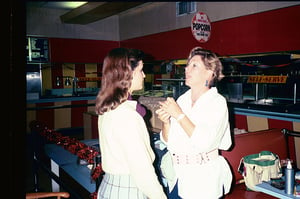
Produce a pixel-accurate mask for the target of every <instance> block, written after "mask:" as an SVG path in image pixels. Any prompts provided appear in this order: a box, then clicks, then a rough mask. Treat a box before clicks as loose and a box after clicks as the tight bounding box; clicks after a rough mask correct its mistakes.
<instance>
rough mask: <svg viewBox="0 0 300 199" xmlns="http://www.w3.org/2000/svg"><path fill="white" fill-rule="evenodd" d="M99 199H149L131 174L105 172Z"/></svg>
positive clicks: (99, 190) (98, 195)
mask: <svg viewBox="0 0 300 199" xmlns="http://www.w3.org/2000/svg"><path fill="white" fill-rule="evenodd" d="M97 199H147V196H145V195H144V194H143V193H142V192H141V190H139V188H137V186H136V185H135V183H134V181H133V179H132V178H131V177H130V175H113V174H109V173H105V174H104V177H103V179H102V181H101V184H100V187H99V189H98V194H97Z"/></svg>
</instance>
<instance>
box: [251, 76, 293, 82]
mask: <svg viewBox="0 0 300 199" xmlns="http://www.w3.org/2000/svg"><path fill="white" fill-rule="evenodd" d="M286 80H287V76H283V75H278V76H275V75H257V76H249V77H248V81H247V83H269V84H285V83H286Z"/></svg>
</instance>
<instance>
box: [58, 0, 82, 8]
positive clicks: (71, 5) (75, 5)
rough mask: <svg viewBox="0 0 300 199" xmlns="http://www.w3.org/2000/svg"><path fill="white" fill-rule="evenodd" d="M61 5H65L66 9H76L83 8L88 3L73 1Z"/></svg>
mask: <svg viewBox="0 0 300 199" xmlns="http://www.w3.org/2000/svg"><path fill="white" fill-rule="evenodd" d="M61 3H63V4H64V6H65V7H66V8H70V9H74V8H78V7H80V6H82V5H83V4H86V3H87V1H72V2H69V1H66V2H61Z"/></svg>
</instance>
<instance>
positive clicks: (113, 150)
mask: <svg viewBox="0 0 300 199" xmlns="http://www.w3.org/2000/svg"><path fill="white" fill-rule="evenodd" d="M136 105H137V102H136V101H131V100H127V101H126V102H124V103H122V104H121V105H119V106H118V107H117V108H116V109H115V110H112V111H109V112H106V113H104V114H103V115H99V117H98V129H99V143H100V150H101V155H102V159H101V161H102V167H103V170H104V171H105V172H107V173H110V174H116V175H124V174H125V175H130V176H131V177H132V178H133V179H134V181H135V183H136V186H137V187H138V188H139V189H140V190H141V191H142V192H143V193H144V194H145V195H146V196H147V197H148V198H150V199H165V198H166V196H165V194H164V192H163V189H162V186H161V184H160V183H159V181H158V177H157V175H156V173H155V170H154V167H153V161H154V159H155V155H154V152H153V150H152V148H151V146H150V138H149V134H148V131H147V128H146V124H145V122H144V120H143V118H142V117H141V116H140V114H139V113H138V112H137V111H136Z"/></svg>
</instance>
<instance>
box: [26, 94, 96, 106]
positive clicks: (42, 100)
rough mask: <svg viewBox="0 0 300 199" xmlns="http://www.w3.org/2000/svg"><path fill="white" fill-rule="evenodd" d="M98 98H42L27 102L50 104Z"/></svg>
mask: <svg viewBox="0 0 300 199" xmlns="http://www.w3.org/2000/svg"><path fill="white" fill-rule="evenodd" d="M95 99H96V96H94V95H93V96H65V97H53V96H49V97H41V98H40V99H35V100H27V104H37V103H48V102H65V101H81V100H95Z"/></svg>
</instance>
